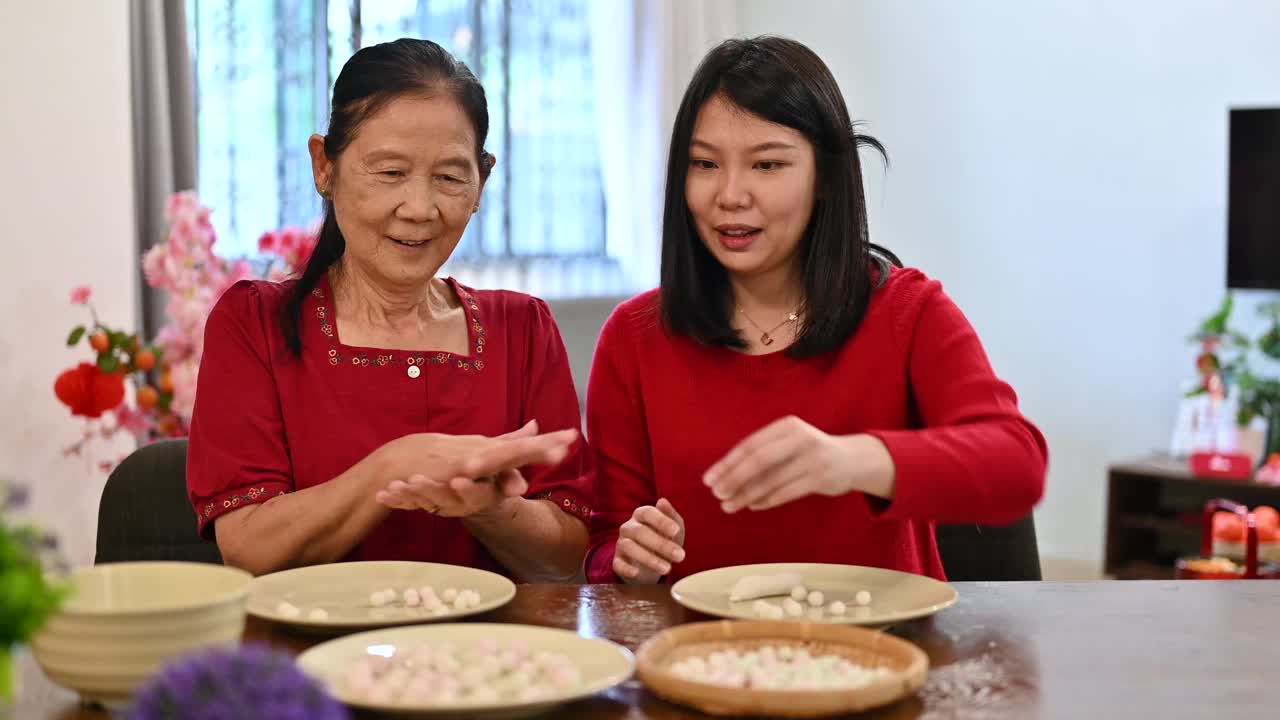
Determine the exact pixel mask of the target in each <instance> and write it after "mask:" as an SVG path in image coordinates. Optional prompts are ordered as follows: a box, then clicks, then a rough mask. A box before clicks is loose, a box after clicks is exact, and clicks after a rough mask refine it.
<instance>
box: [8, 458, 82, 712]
mask: <svg viewBox="0 0 1280 720" xmlns="http://www.w3.org/2000/svg"><path fill="white" fill-rule="evenodd" d="M25 502H26V491H25V490H24V489H22V488H20V487H15V486H9V485H5V484H3V483H0V708H4V707H5V706H7V705H8V704H9V703H12V702H13V693H14V687H13V664H12V658H13V652H14V650H16V649H17V648H18V647H20V646H22V645H25V644H27V643H28V642H30V641H31V637H32V636H33V635H35V634H36V632H37V631H38V630H39V629H40V628H41V627H42V626H43V625H44V623H45V621H46V620H48V618H49V616H50V615H52V614H53V613H54V612H55V611H56V610H57V609H58V608H59V607H60V606H61V604H62V601H63V599H64V598H65V596H66V593H67V588H66V587H65V586H63V585H61V584H59V582H58V581H57V580H56V579H55V578H57V577H58V572H65V571H66V567H65V563H63V562H62V559H61V557H60V556H59V555H58V554H57V540H56V538H55V537H54V536H52V535H50V534H48V533H46V532H44V531H42V530H40V529H39V528H37V527H35V526H33V525H28V524H15V523H13V522H12V518H10V517H9V515H10V513H11V512H13V511H14V510H18V509H20V508H21V507H22V505H23V504H25Z"/></svg>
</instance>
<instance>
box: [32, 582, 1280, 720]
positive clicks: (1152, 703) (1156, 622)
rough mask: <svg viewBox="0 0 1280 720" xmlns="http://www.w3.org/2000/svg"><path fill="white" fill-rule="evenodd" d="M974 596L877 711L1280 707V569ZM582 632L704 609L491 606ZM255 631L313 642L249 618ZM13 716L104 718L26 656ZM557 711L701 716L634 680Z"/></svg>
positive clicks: (621, 631)
mask: <svg viewBox="0 0 1280 720" xmlns="http://www.w3.org/2000/svg"><path fill="white" fill-rule="evenodd" d="M956 588H957V589H958V590H959V592H960V602H959V603H958V604H956V605H955V606H953V607H952V608H950V609H948V610H945V611H943V612H942V613H941V614H940V615H938V616H936V617H935V618H933V619H929V620H923V621H916V622H912V623H907V624H904V625H902V626H900V627H897V628H895V629H894V632H895V633H897V634H899V635H901V636H902V637H905V638H907V639H909V640H911V641H913V642H915V643H917V644H918V645H920V646H921V647H922V648H924V650H925V651H926V652H927V653H928V654H929V658H930V660H931V662H932V669H931V672H930V676H929V681H928V683H927V684H926V685H925V687H924V689H923V690H922V691H921V692H920V693H919V695H918V696H917V697H915V698H912V699H910V700H907V701H903V702H901V703H898V704H897V705H894V706H892V707H889V708H885V709H882V710H880V711H878V712H874V713H869V714H866V715H863V716H862V717H866V718H876V719H877V720H882V719H885V718H894V719H897V718H930V719H934V718H983V719H986V718H1019V719H1025V718H1038V717H1044V718H1090V719H1095V718H1096V719H1098V720H1104V719H1106V718H1125V719H1128V718H1159V719H1160V720H1169V719H1171V718H1209V717H1213V718H1236V717H1240V718H1250V719H1251V720H1254V719H1256V718H1259V717H1270V716H1273V715H1274V714H1275V712H1276V708H1277V707H1280V682H1277V679H1278V678H1280V581H1267V580H1253V581H1237V582H1220V581H1182V582H1174V581H1150V582H1097V583H1048V582H1044V583H957V584H956ZM479 619H481V620H486V621H497V622H515V623H529V624H536V625H548V626H552V627H560V628H569V629H574V630H577V631H578V632H579V633H581V634H582V635H586V636H590V637H603V638H608V639H610V640H613V641H615V642H618V643H621V644H623V645H625V646H627V647H629V648H633V649H634V648H635V647H637V646H638V645H639V644H640V643H641V642H643V641H644V640H645V639H647V638H649V637H650V636H652V635H653V634H655V633H656V632H658V631H659V630H662V629H663V628H667V627H670V626H672V625H676V624H679V623H683V622H687V621H691V620H699V619H704V618H702V617H700V616H696V615H695V614H693V613H690V612H688V611H686V610H684V609H683V608H681V607H680V606H678V605H676V604H675V603H674V602H672V601H671V598H670V595H669V594H668V589H667V588H666V587H662V586H656V587H655V586H649V587H628V586H615V585H528V586H522V587H521V588H520V591H519V594H518V595H517V596H516V599H515V600H514V601H513V602H512V603H511V604H510V605H508V606H507V607H505V608H503V609H501V610H498V611H495V612H493V613H490V614H489V615H487V616H483V617H481V618H479ZM246 639H248V640H256V641H264V642H269V643H271V644H273V645H276V646H279V647H282V648H286V649H288V650H290V651H299V650H301V649H303V648H305V647H307V646H309V645H310V644H311V643H312V642H313V641H312V640H310V639H307V638H303V637H298V636H295V635H289V634H285V633H283V632H281V630H280V629H279V628H275V627H272V626H270V625H266V624H263V623H258V622H256V621H253V620H252V619H251V621H250V625H249V627H248V628H247V630H246ZM21 669H22V671H23V677H22V680H21V682H22V689H21V691H20V696H19V706H18V708H17V713H16V715H15V717H18V718H23V720H90V719H93V720H98V719H99V718H106V717H107V714H106V713H103V712H101V711H97V710H90V709H88V708H81V707H79V706H78V705H77V703H76V701H75V698H74V696H73V695H71V694H70V693H69V692H67V691H65V690H62V689H59V688H56V687H54V686H53V685H52V684H51V683H50V682H49V681H48V680H47V679H45V678H44V677H43V675H42V674H41V673H40V670H39V668H37V667H36V666H35V664H34V662H33V661H32V660H31V659H30V657H25V658H23V659H22V661H21ZM549 717H555V718H570V719H572V718H601V719H609V718H628V719H629V720H639V719H641V718H661V719H664V720H666V719H669V718H692V717H703V716H701V715H699V714H697V713H694V712H692V711H687V710H684V709H682V708H679V707H676V706H674V705H670V704H667V703H665V702H663V701H661V700H658V699H657V698H655V697H653V696H652V695H650V694H648V693H647V692H646V691H645V690H644V689H642V688H641V687H640V686H639V685H638V684H637V683H635V682H631V683H628V684H626V685H624V686H622V687H619V688H616V689H614V690H612V691H610V692H608V693H605V694H602V695H599V696H596V697H594V698H591V699H589V700H585V701H582V702H579V703H575V704H573V705H570V706H567V707H565V708H563V709H562V710H561V711H559V712H556V713H554V715H552V716H549Z"/></svg>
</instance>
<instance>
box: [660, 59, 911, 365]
mask: <svg viewBox="0 0 1280 720" xmlns="http://www.w3.org/2000/svg"><path fill="white" fill-rule="evenodd" d="M717 95H720V96H723V97H725V98H726V99H727V100H728V101H729V102H731V103H732V104H734V105H736V106H737V107H739V108H742V109H743V110H745V111H747V112H749V113H751V114H753V115H756V116H758V117H760V118H763V119H765V120H767V121H769V122H772V123H777V124H779V125H785V126H786V127H789V128H792V129H794V130H797V131H799V132H800V133H801V134H803V135H804V136H805V138H807V139H808V140H809V142H810V143H812V145H813V149H814V154H815V156H816V160H817V173H818V178H817V184H816V187H817V191H818V192H817V195H818V197H817V199H816V201H815V204H814V208H813V216H812V217H811V218H810V220H809V226H808V228H806V230H805V235H804V237H803V238H801V241H800V246H799V250H798V252H799V253H800V267H801V274H802V280H801V282H802V288H801V289H802V293H803V294H802V306H801V309H802V310H803V319H802V321H801V326H800V328H799V329H798V331H797V334H796V341H795V343H793V344H792V345H791V347H790V348H788V350H787V351H788V352H789V353H790V354H792V355H793V356H795V357H805V356H810V355H815V354H818V353H822V352H826V351H828V350H833V349H835V348H837V347H839V346H840V345H841V344H843V343H844V342H845V341H846V340H848V339H849V337H851V336H852V335H853V333H854V332H856V331H857V329H858V325H859V324H860V323H861V322H862V318H863V316H864V315H865V314H866V309H867V304H868V302H869V301H870V299H871V293H872V289H873V288H872V285H871V278H872V272H873V271H872V269H871V265H872V261H873V259H874V260H876V262H880V261H881V260H882V259H887V258H888V257H892V253H887V251H883V250H882V249H881V248H877V247H875V246H873V245H871V244H870V242H869V241H868V238H867V210H866V200H865V198H864V196H863V187H862V165H861V162H860V161H859V158H858V150H859V149H860V148H862V147H864V146H865V147H871V148H874V149H875V150H876V151H878V152H879V153H880V155H881V157H882V158H884V159H885V161H886V162H887V160H888V156H887V155H886V154H885V150H884V146H883V145H881V144H880V142H879V141H878V140H876V139H875V138H872V137H869V136H867V135H862V134H860V133H858V132H857V131H856V130H855V128H854V124H853V122H852V121H851V120H850V118H849V109H848V108H847V107H846V106H845V102H844V97H843V96H842V95H841V94H840V87H839V86H838V85H837V84H836V81H835V78H834V77H833V76H832V75H831V71H830V70H829V69H827V66H826V64H825V63H823V62H822V59H821V58H819V57H818V56H817V54H815V53H814V52H813V51H812V50H810V49H809V48H808V47H806V46H804V45H803V44H801V43H799V42H796V41H794V40H789V39H786V38H780V37H774V36H762V37H756V38H751V39H745V40H743V39H733V40H726V41H725V42H723V43H721V44H720V45H718V46H716V47H715V48H713V49H712V50H711V52H709V53H708V54H707V56H706V57H705V58H703V60H702V62H701V64H699V65H698V69H697V71H696V72H694V75H693V80H692V81H690V83H689V87H688V89H687V90H685V93H684V99H683V100H682V101H681V102H680V109H679V111H678V112H677V114H676V121H675V128H674V129H673V130H672V133H671V150H670V153H669V156H668V162H667V185H666V199H665V207H664V211H663V218H662V284H661V289H660V294H661V313H662V320H663V323H664V324H665V325H666V327H667V328H668V330H670V331H671V332H673V333H674V334H677V335H682V336H685V337H689V338H692V339H694V340H696V341H698V342H700V343H702V344H705V345H713V346H721V347H730V348H739V349H740V348H744V347H746V342H745V341H744V340H743V339H742V337H741V336H740V335H739V334H738V333H737V332H736V331H735V330H734V329H733V326H732V325H731V323H730V319H731V317H732V313H731V309H732V308H731V304H730V303H731V298H730V290H729V276H728V271H726V270H725V268H724V266H722V265H721V264H720V263H719V262H718V261H717V260H716V259H715V256H713V255H712V254H711V252H710V251H709V250H707V248H706V246H705V245H703V244H702V242H701V240H699V238H698V232H697V229H696V228H695V227H694V225H693V218H692V215H691V214H690V211H689V205H688V202H687V200H686V199H685V181H686V177H687V176H688V174H689V143H690V141H691V140H692V137H693V127H694V123H695V121H696V120H697V117H698V111H699V110H701V109H702V106H703V105H705V104H706V103H707V101H708V100H710V99H712V98H713V97H715V96H717ZM873 250H875V251H879V252H877V254H878V255H880V258H873V257H872V252H873ZM893 261H896V257H895V258H893V259H892V260H891V262H893ZM894 264H898V263H896V262H894ZM885 272H887V266H886V265H884V264H883V263H881V273H880V277H881V278H883V277H884V274H885Z"/></svg>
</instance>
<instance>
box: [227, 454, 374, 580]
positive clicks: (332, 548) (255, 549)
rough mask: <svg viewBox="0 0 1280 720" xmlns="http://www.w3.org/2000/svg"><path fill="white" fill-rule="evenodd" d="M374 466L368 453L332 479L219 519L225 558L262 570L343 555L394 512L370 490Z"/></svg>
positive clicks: (259, 571)
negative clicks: (381, 502)
mask: <svg viewBox="0 0 1280 720" xmlns="http://www.w3.org/2000/svg"><path fill="white" fill-rule="evenodd" d="M376 466H377V460H376V459H375V458H374V456H370V457H369V458H365V459H364V460H362V461H361V462H359V463H357V464H356V465H354V466H352V468H351V469H350V470H347V471H346V472H345V473H343V474H342V475H339V476H338V477H336V478H334V479H333V480H331V481H329V482H326V483H322V484H320V485H316V486H314V487H310V488H306V489H304V490H299V491H296V492H292V493H288V494H285V495H280V496H278V497H275V498H272V499H271V500H268V501H267V502H265V503H262V504H261V505H255V506H250V507H246V508H242V509H241V510H238V511H236V512H234V513H231V514H228V515H225V516H223V517H222V518H219V519H218V520H217V524H216V532H217V536H218V548H219V549H220V550H221V551H222V556H223V561H224V562H225V563H226V564H228V565H232V566H235V567H239V568H242V569H244V570H247V571H249V572H251V573H253V574H254V575H262V574H265V573H269V572H275V571H277V570H284V569H287V568H291V567H300V566H304V565H318V564H322V563H328V562H335V561H337V560H340V559H342V558H343V557H345V556H346V555H347V554H348V553H350V552H351V550H352V549H353V548H355V547H356V545H358V544H359V543H360V542H361V541H362V540H364V538H365V537H366V536H367V535H368V534H369V533H370V532H371V531H372V530H373V529H374V528H375V527H377V526H378V525H379V524H380V523H381V522H382V521H383V520H384V519H385V518H386V516H387V514H388V513H389V512H390V510H389V509H388V508H386V507H384V506H382V505H379V504H378V503H377V502H375V501H374V499H373V492H372V491H371V490H370V489H369V488H370V486H371V479H372V478H373V477H374V476H375V474H376V472H377V470H376Z"/></svg>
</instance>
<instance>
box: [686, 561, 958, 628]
mask: <svg viewBox="0 0 1280 720" xmlns="http://www.w3.org/2000/svg"><path fill="white" fill-rule="evenodd" d="M781 573H794V574H796V575H798V576H800V578H801V580H802V582H803V584H804V586H805V587H806V588H808V589H809V590H817V591H820V592H821V593H822V594H823V595H824V596H825V597H824V612H823V613H822V614H821V616H815V615H813V614H810V610H811V608H810V607H809V606H808V604H807V603H803V602H802V603H801V604H802V605H804V606H805V614H803V615H801V616H799V617H787V618H784V619H790V620H799V621H805V622H826V623H839V624H850V625H888V624H890V623H895V622H901V621H903V620H912V619H915V618H921V617H925V616H928V615H932V614H934V613H936V612H938V611H940V610H943V609H945V608H948V607H950V606H951V605H953V604H955V602H956V600H957V599H958V597H959V596H958V595H957V594H956V591H955V588H953V587H951V586H950V585H948V584H947V583H944V582H939V581H937V580H934V579H933V578H928V577H924V576H923V575H913V574H911V573H904V572H898V571H896V570H884V569H882V568H873V567H862V566H859V565H824V564H821V563H771V564H763V565H737V566H734V567H725V568H717V569H715V570H707V571H705V572H700V573H697V574H695V575H690V576H689V577H686V578H684V579H682V580H680V581H679V582H677V583H676V584H675V585H673V586H672V587H671V597H672V598H674V599H675V601H676V602H678V603H680V604H681V605H683V606H685V607H687V608H689V609H690V610H694V611H697V612H700V613H705V614H707V615H714V616H716V617H723V618H731V619H738V620H759V619H760V618H759V617H758V616H757V615H756V613H755V610H754V609H753V605H754V603H755V600H740V601H736V602H731V601H730V600H729V590H730V589H731V588H732V587H733V585H734V583H736V582H737V581H738V580H739V579H740V578H743V577H746V576H748V575H775V574H781ZM861 590H865V591H867V592H869V593H870V594H871V602H870V604H868V605H866V606H859V605H857V603H856V597H857V594H858V592H859V591H861ZM784 597H787V596H783V595H779V596H774V597H768V598H762V599H763V600H765V601H767V602H769V603H771V604H775V605H779V604H781V602H782V600H783V599H784ZM836 600H839V601H840V602H843V603H844V604H845V605H846V610H845V613H844V614H843V615H836V614H832V613H830V612H826V611H825V607H826V606H828V605H829V604H830V603H831V602H833V601H836Z"/></svg>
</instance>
